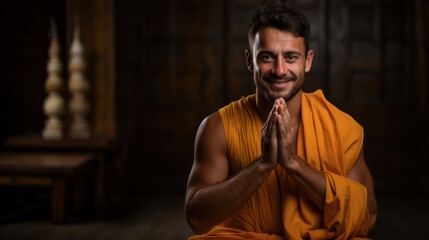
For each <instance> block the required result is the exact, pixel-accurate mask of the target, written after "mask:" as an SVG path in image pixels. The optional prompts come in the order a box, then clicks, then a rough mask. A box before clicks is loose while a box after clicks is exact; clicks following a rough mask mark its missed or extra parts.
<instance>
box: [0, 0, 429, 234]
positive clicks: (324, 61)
mask: <svg viewBox="0 0 429 240" xmlns="http://www.w3.org/2000/svg"><path fill="white" fill-rule="evenodd" d="M289 4H290V5H292V6H293V7H295V8H296V9H298V10H300V11H302V12H303V13H304V14H305V15H306V17H307V18H308V20H309V22H310V26H311V40H310V47H311V48H312V49H314V51H315V59H314V61H313V67H312V70H311V72H310V73H309V74H308V75H307V77H306V80H305V84H304V85H305V86H304V89H305V91H307V92H312V91H315V90H317V89H322V90H323V91H324V93H325V96H326V97H327V99H328V100H329V101H331V102H332V103H333V104H334V105H336V106H337V107H338V108H339V109H341V110H343V111H345V112H347V113H349V114H350V115H351V116H352V117H353V118H355V119H356V120H357V121H358V122H359V123H360V124H361V125H362V126H363V127H364V129H365V155H366V160H367V164H368V166H369V169H370V171H371V173H372V175H373V177H374V183H375V189H376V196H377V199H378V205H379V206H378V207H379V214H378V221H377V224H376V227H375V229H374V230H373V231H372V232H371V235H370V236H371V237H373V238H376V239H412V238H418V237H422V236H424V235H423V231H424V229H425V228H426V227H427V226H428V225H429V220H427V218H426V216H427V214H428V213H429V207H428V206H427V205H426V203H427V200H429V199H428V185H429V180H428V177H427V176H428V175H429V157H428V156H429V152H428V151H429V138H428V137H429V128H428V123H429V121H428V118H429V107H428V104H429V99H428V93H429V80H428V76H427V69H428V62H427V57H428V54H429V52H428V51H429V48H428V46H427V43H428V40H429V18H428V15H429V2H428V1H425V0H411V1H402V0H350V1H341V0H301V1H298V0H295V1H289ZM257 6H258V1H256V0H229V1H227V0H206V1H199V0H158V1H137V0H127V1H115V0H85V1H83V0H73V1H71V0H39V1H30V0H14V1H12V0H6V1H1V2H0V30H1V31H0V53H1V54H0V56H1V57H0V58H1V60H0V63H1V64H0V124H1V127H0V140H1V151H14V152H38V153H40V152H43V153H46V154H51V153H58V152H61V153H68V152H73V153H76V152H86V153H87V152H94V153H96V154H97V156H98V164H97V166H96V168H97V169H96V170H95V173H94V174H96V175H97V177H96V180H95V181H89V183H88V186H89V189H91V188H90V187H91V186H93V185H94V186H93V188H92V189H95V190H88V191H87V193H88V194H87V195H88V198H89V199H90V200H85V201H86V202H95V204H94V203H93V204H89V205H90V207H87V208H85V210H84V211H81V213H84V215H85V216H86V217H84V218H77V219H78V220H74V219H76V216H74V215H73V214H71V215H70V217H69V218H66V224H65V225H56V224H52V223H51V222H50V216H49V214H50V213H49V212H50V211H51V209H50V207H49V204H50V203H51V202H50V201H51V200H50V197H49V196H50V195H49V194H50V193H51V192H50V191H51V190H50V188H49V187H47V188H44V187H34V186H32V185H31V184H30V185H25V186H22V185H19V186H15V185H13V184H7V183H8V182H7V181H6V182H5V181H3V182H1V181H0V183H1V184H2V185H0V191H1V192H2V193H1V196H2V197H1V198H2V200H1V201H0V204H1V208H2V210H1V212H0V213H1V214H2V215H1V219H0V220H1V225H0V238H1V239H12V238H13V239H27V238H29V237H30V236H31V237H32V238H33V239H87V238H93V239H185V238H186V237H189V236H190V235H191V234H192V231H191V230H190V229H189V227H188V226H187V224H186V220H185V218H184V215H183V200H184V194H185V189H186V182H187V177H188V174H189V171H190V169H191V166H192V161H193V144H194V138H195V134H196V131H197V129H198V126H199V124H200V122H201V121H202V120H203V119H204V117H205V116H207V115H209V114H210V113H212V112H215V111H217V110H218V109H219V108H221V107H222V106H224V105H226V104H228V103H229V102H231V101H234V100H237V99H239V98H240V97H241V96H246V95H248V94H251V93H253V92H254V91H255V90H254V89H255V88H254V85H253V80H252V75H251V73H250V72H249V71H248V70H247V68H246V64H245V59H244V51H245V49H247V48H248V43H247V29H248V23H249V19H250V18H251V16H252V15H253V14H254V12H255V9H256V7H257ZM52 17H54V18H55V21H56V23H57V28H58V38H59V43H60V46H61V59H62V61H63V69H64V70H63V73H62V77H63V82H64V86H63V90H62V94H63V96H64V98H65V101H66V102H68V101H69V99H70V93H69V92H68V90H67V82H68V78H69V73H68V70H67V62H68V60H69V58H70V55H69V49H70V44H71V40H72V32H73V29H74V27H75V26H76V25H78V26H79V27H80V29H81V38H82V43H83V46H84V48H85V61H86V64H87V70H86V77H87V79H88V81H89V84H90V92H89V94H88V102H89V103H90V105H91V110H90V113H89V115H88V120H89V122H90V126H91V138H90V139H86V140H74V139H71V138H70V137H68V136H67V134H65V137H64V139H63V140H58V141H46V140H43V139H42V138H41V132H42V129H43V127H44V124H45V120H46V118H47V117H46V115H45V114H44V112H43V102H44V100H45V98H46V96H47V93H46V91H45V87H44V85H45V81H46V78H47V71H46V63H47V61H48V48H49V44H50V38H49V35H48V32H49V26H50V19H51V18H52ZM62 119H63V121H64V126H65V127H64V129H65V131H67V126H68V123H69V122H70V114H65V115H64V116H63V118H62ZM6 177H7V176H6ZM0 180H1V179H0ZM76 189H78V188H76ZM94 192H95V194H94ZM92 195H95V196H92ZM91 196H92V197H91ZM91 199H92V200H94V199H95V201H92V200H91ZM46 206H48V207H46Z"/></svg>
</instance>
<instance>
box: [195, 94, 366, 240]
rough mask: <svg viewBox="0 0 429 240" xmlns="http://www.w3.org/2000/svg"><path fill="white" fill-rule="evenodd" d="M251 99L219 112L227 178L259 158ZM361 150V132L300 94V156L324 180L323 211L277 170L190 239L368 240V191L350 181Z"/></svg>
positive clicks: (314, 97) (320, 100) (318, 100)
mask: <svg viewBox="0 0 429 240" xmlns="http://www.w3.org/2000/svg"><path fill="white" fill-rule="evenodd" d="M255 100H256V99H255V95H250V96H248V97H243V98H242V99H240V100H239V101H236V102H233V103H231V104H229V105H228V106H226V107H224V108H222V109H220V110H219V113H220V115H221V118H222V123H223V125H224V129H225V135H226V144H227V154H228V160H229V164H230V171H231V172H232V175H234V174H236V173H238V172H239V171H240V170H241V169H242V168H244V167H246V166H248V165H249V164H250V163H251V162H252V161H254V160H255V159H257V158H258V157H259V156H260V154H261V145H260V144H261V129H262V122H261V120H260V118H259V115H258V112H257V109H256V102H255ZM362 144H363V128H362V127H361V126H360V125H359V124H358V123H357V122H356V121H355V120H354V119H353V118H352V117H350V116H349V115H347V114H346V113H344V112H342V111H340V110H339V109H337V108H336V107H335V106H333V105H332V104H331V103H329V102H328V101H327V100H326V98H325V97H324V95H323V92H322V91H321V90H318V91H316V92H314V93H302V103H301V121H300V125H299V129H298V136H297V149H296V151H297V155H298V156H299V157H301V158H302V159H304V160H305V161H307V162H308V163H309V164H310V165H311V166H312V167H314V168H315V169H317V170H319V171H321V172H323V173H324V174H325V179H326V190H325V191H326V194H325V207H324V211H322V210H321V209H320V208H318V207H317V206H316V205H315V204H314V203H313V202H312V200H311V199H310V198H309V197H308V196H307V195H306V194H305V193H304V192H303V191H302V190H300V189H299V188H297V187H296V185H295V182H294V181H293V180H292V178H291V177H290V176H288V174H287V172H286V171H285V170H284V169H282V168H281V167H280V166H279V165H278V166H277V167H276V169H274V170H273V171H272V172H271V173H270V175H269V176H268V177H267V179H266V180H265V181H264V182H263V183H262V185H261V186H260V187H259V189H258V191H257V192H256V193H255V194H254V195H253V196H252V197H251V199H250V200H249V201H248V202H247V203H246V204H245V205H244V206H243V207H242V208H241V209H240V210H238V211H237V212H236V213H234V215H232V216H231V217H230V218H228V219H227V220H225V221H224V222H222V223H220V224H219V225H217V226H215V227H213V228H212V229H211V230H210V231H209V232H208V233H206V234H203V235H197V236H193V237H191V238H190V239H191V240H196V239H204V240H205V239H206V240H214V239H218V240H222V239H237V240H239V239H240V240H241V239H261V240H262V239H267V240H268V239H269V240H280V239H294V240H295V239H338V240H342V239H365V236H366V235H367V234H368V231H369V213H368V209H367V190H366V187H365V186H363V185H362V184H360V183H358V182H356V181H353V180H351V179H348V178H347V174H348V173H349V172H350V170H351V168H352V167H353V165H354V163H355V161H356V160H357V158H358V156H359V153H360V151H361V148H362Z"/></svg>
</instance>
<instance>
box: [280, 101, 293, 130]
mask: <svg viewBox="0 0 429 240" xmlns="http://www.w3.org/2000/svg"><path fill="white" fill-rule="evenodd" d="M282 100H283V101H282V105H281V115H282V117H283V122H284V124H286V126H287V128H289V127H290V125H291V116H290V113H289V110H288V108H287V104H286V102H285V101H284V99H282Z"/></svg>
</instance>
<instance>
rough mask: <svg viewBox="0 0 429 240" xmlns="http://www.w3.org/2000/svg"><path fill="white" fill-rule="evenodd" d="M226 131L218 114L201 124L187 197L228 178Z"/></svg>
mask: <svg viewBox="0 0 429 240" xmlns="http://www.w3.org/2000/svg"><path fill="white" fill-rule="evenodd" d="M228 171H229V164H228V159H227V157H226V141H225V131H224V128H223V124H222V119H221V117H220V114H219V113H218V112H216V113H214V114H212V115H210V116H209V117H207V118H206V119H204V121H203V122H202V123H201V125H200V127H199V129H198V132H197V136H196V139H195V149H194V163H193V166H192V170H191V173H190V175H189V180H188V189H187V195H189V194H191V195H192V194H194V193H195V192H196V191H198V190H199V189H200V188H202V187H204V186H208V185H212V184H216V183H219V182H222V181H224V180H225V179H226V178H227V177H228Z"/></svg>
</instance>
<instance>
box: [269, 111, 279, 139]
mask: <svg viewBox="0 0 429 240" xmlns="http://www.w3.org/2000/svg"><path fill="white" fill-rule="evenodd" d="M278 116H280V115H279V114H278V113H277V112H274V114H273V118H272V121H271V132H270V138H271V139H272V140H276V139H277V125H278V121H277V119H278Z"/></svg>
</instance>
